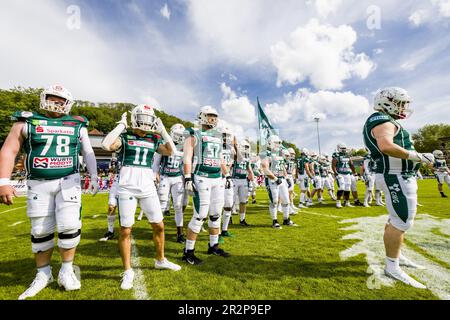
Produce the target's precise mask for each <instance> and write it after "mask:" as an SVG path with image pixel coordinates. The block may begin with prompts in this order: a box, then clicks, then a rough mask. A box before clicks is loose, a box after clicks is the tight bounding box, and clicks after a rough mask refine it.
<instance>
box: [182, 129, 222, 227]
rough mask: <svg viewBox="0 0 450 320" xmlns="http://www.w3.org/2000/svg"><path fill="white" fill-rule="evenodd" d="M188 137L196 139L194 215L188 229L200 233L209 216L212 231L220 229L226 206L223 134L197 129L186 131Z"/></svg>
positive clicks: (213, 130)
mask: <svg viewBox="0 0 450 320" xmlns="http://www.w3.org/2000/svg"><path fill="white" fill-rule="evenodd" d="M186 134H187V136H188V137H194V139H195V146H194V156H193V168H194V171H193V183H194V185H195V188H196V191H194V196H193V202H194V214H193V216H192V220H191V222H190V223H189V228H190V229H191V230H192V231H194V232H195V233H200V230H201V227H202V225H203V222H204V220H206V218H207V217H208V216H209V223H208V225H209V227H210V228H220V215H221V213H222V209H223V205H224V189H225V186H224V183H223V180H222V169H221V162H222V159H223V155H222V149H223V139H222V133H221V132H219V131H218V130H215V129H211V130H207V131H203V130H199V129H197V128H189V129H187V130H186Z"/></svg>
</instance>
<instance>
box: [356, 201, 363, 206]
mask: <svg viewBox="0 0 450 320" xmlns="http://www.w3.org/2000/svg"><path fill="white" fill-rule="evenodd" d="M354 205H355V206H361V207H362V206H364V204H362V203H361V201H359V200H355V202H354Z"/></svg>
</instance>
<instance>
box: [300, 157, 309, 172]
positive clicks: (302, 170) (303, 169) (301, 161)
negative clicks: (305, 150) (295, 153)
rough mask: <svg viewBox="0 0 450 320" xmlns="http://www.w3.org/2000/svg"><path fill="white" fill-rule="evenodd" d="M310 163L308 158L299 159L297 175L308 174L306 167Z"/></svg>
mask: <svg viewBox="0 0 450 320" xmlns="http://www.w3.org/2000/svg"><path fill="white" fill-rule="evenodd" d="M309 162H310V160H309V158H308V157H306V156H301V157H300V158H298V159H297V173H298V174H299V175H303V174H306V170H305V167H306V164H307V163H309Z"/></svg>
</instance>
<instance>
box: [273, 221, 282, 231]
mask: <svg viewBox="0 0 450 320" xmlns="http://www.w3.org/2000/svg"><path fill="white" fill-rule="evenodd" d="M272 228H275V229H281V226H280V224H279V223H278V220H273V223H272Z"/></svg>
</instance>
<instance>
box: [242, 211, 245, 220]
mask: <svg viewBox="0 0 450 320" xmlns="http://www.w3.org/2000/svg"><path fill="white" fill-rule="evenodd" d="M242 220H245V212H244V213H241V221H242Z"/></svg>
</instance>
